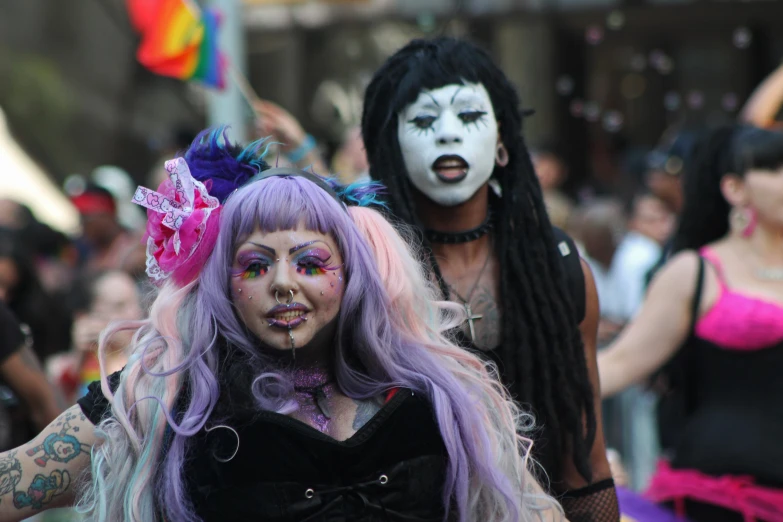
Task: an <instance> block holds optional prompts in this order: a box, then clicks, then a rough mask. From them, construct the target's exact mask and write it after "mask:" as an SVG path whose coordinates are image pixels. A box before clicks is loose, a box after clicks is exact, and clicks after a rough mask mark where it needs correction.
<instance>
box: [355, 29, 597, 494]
mask: <svg viewBox="0 0 783 522" xmlns="http://www.w3.org/2000/svg"><path fill="white" fill-rule="evenodd" d="M463 82H470V83H480V84H482V85H483V86H484V87H485V88H486V89H487V91H488V93H489V95H490V98H491V100H492V106H493V109H494V111H495V114H496V116H497V119H498V122H499V123H500V134H501V138H502V141H503V143H504V144H505V146H506V148H507V149H508V153H509V162H508V165H507V166H506V167H497V166H496V167H495V171H494V173H493V177H494V179H496V180H497V181H498V182H499V184H500V187H501V190H502V199H500V198H493V199H492V200H491V201H490V205H492V206H493V207H494V208H493V209H492V212H493V216H495V218H496V231H495V241H494V244H495V248H496V255H497V257H498V259H499V261H500V270H501V273H500V277H501V281H502V284H501V285H500V303H499V304H500V306H501V307H502V309H503V313H504V318H505V320H504V321H503V330H502V334H503V335H502V344H501V347H500V351H501V353H500V356H501V361H502V363H503V368H502V370H503V379H504V382H505V383H506V385H507V386H508V387H509V389H510V391H511V392H512V394H513V395H514V396H515V397H516V398H517V400H518V401H520V402H521V403H523V404H529V405H531V406H532V407H533V409H534V413H535V414H536V417H537V420H538V422H539V424H543V426H544V427H543V429H544V432H545V433H546V439H547V445H546V446H547V447H545V448H542V447H539V446H535V447H534V448H538V450H539V451H538V452H536V458H537V459H538V461H539V462H541V463H542V464H543V466H544V468H545V469H546V470H547V472H548V473H549V476H550V478H552V479H554V480H559V478H560V470H561V469H562V463H563V460H562V455H563V452H567V451H571V452H573V459H574V463H575V465H576V468H577V470H578V471H579V473H580V474H581V475H582V476H583V477H585V479H587V480H588V481H590V478H591V469H590V464H589V454H590V449H591V447H592V445H593V441H594V439H595V431H596V418H595V410H594V407H593V393H592V389H591V386H590V381H589V377H588V373H587V366H586V360H585V355H584V348H583V345H582V341H581V336H580V332H579V329H578V324H577V323H578V321H577V319H576V313H575V307H574V305H573V304H572V303H571V299H570V297H569V294H568V291H567V287H566V284H565V272H564V269H563V267H562V261H561V256H560V254H559V252H558V251H557V249H556V247H555V241H554V238H553V233H552V225H551V224H550V222H549V218H548V217H547V213H546V210H545V208H544V203H543V197H542V194H541V188H540V187H539V184H538V180H537V178H536V176H535V174H534V172H533V165H532V163H531V161H530V156H529V154H528V151H527V147H526V145H525V142H524V140H523V138H522V113H521V112H520V108H519V99H518V97H517V93H516V90H515V89H514V87H513V86H512V84H511V83H510V82H509V80H508V79H507V78H506V76H505V75H504V74H503V72H502V71H501V70H500V69H499V68H498V67H497V66H496V65H495V64H494V62H493V61H492V58H491V57H490V56H489V54H488V53H486V52H485V51H484V50H482V49H480V48H478V47H477V46H475V45H473V44H471V43H468V42H466V41H463V40H457V39H453V38H445V37H442V38H436V39H432V40H414V41H412V42H410V43H409V44H408V45H406V46H405V47H403V48H402V49H401V50H399V51H398V52H397V53H395V54H394V55H393V56H392V57H391V58H389V60H388V61H387V62H386V63H385V64H384V65H383V66H382V67H381V68H380V69H379V70H378V71H377V72H376V73H375V76H374V78H373V79H372V81H371V83H370V84H369V86H368V88H367V92H366V95H365V102H364V113H363V115H362V135H363V138H364V143H365V147H366V149H367V155H368V159H369V161H370V176H371V177H372V178H373V179H376V180H379V181H381V182H383V183H384V184H385V185H386V187H387V188H388V196H387V199H388V200H389V205H390V208H391V210H392V212H393V213H394V214H395V216H396V218H398V219H400V220H402V221H404V222H406V223H408V224H412V225H414V226H415V227H416V228H417V229H418V230H419V231H422V230H423V228H424V227H423V225H422V223H421V221H420V220H419V218H418V217H417V214H416V209H415V205H414V203H413V201H414V200H413V197H412V188H411V185H410V183H409V181H408V178H407V176H406V175H405V164H404V162H403V158H402V153H401V151H400V145H399V141H398V137H397V114H398V113H399V112H400V111H401V110H402V109H403V108H404V107H406V106H407V105H409V104H410V103H412V102H413V101H414V100H415V99H416V97H417V96H418V95H419V93H420V92H421V91H422V90H423V89H428V90H431V89H437V88H440V87H443V86H446V85H450V84H457V83H463ZM494 152H495V151H494V150H493V151H491V152H488V153H489V154H494ZM421 240H422V242H423V243H424V246H425V250H426V251H428V252H429V254H430V256H429V262H430V264H431V266H432V269H433V271H434V272H435V274H436V277H437V279H438V281H439V285H440V288H441V291H442V293H443V296H444V298H446V299H448V296H449V292H448V287H447V286H446V284H445V282H444V281H443V278H442V277H441V273H440V268H439V267H438V264H437V262H436V260H435V258H434V256H433V255H432V251H431V249H430V248H428V247H429V245H428V244H427V242H426V239H425V238H424V237H423V235H422V237H421ZM541 450H544V452H543V453H541Z"/></svg>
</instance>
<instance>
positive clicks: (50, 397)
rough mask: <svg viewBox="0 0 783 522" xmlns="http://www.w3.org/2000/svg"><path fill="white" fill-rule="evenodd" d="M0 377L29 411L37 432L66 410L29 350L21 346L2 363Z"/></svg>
mask: <svg viewBox="0 0 783 522" xmlns="http://www.w3.org/2000/svg"><path fill="white" fill-rule="evenodd" d="M0 375H2V377H3V379H4V380H5V381H6V382H7V383H8V385H9V386H10V387H11V389H12V390H14V392H15V393H16V394H17V395H18V396H19V398H20V399H22V401H23V402H24V404H25V406H26V407H27V408H28V409H29V415H30V418H31V419H32V420H33V422H34V423H35V426H36V428H37V429H39V430H42V429H44V428H46V426H47V425H48V424H49V423H50V422H52V420H54V419H55V418H56V417H57V416H58V415H59V414H60V413H61V412H62V411H63V410H64V409H65V404H64V403H63V401H62V399H61V398H60V394H59V393H58V392H57V391H56V390H55V389H54V387H53V386H52V385H51V384H49V381H48V380H47V379H46V375H45V374H44V372H43V370H42V369H41V365H40V364H39V363H38V358H37V357H36V356H35V353H33V351H32V349H31V348H30V347H29V346H26V345H22V347H21V348H19V349H18V350H17V351H16V352H14V354H13V355H11V356H10V357H8V359H6V360H5V361H3V363H2V364H0Z"/></svg>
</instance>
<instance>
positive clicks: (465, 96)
mask: <svg viewBox="0 0 783 522" xmlns="http://www.w3.org/2000/svg"><path fill="white" fill-rule="evenodd" d="M398 120H399V125H398V130H397V134H398V138H399V142H400V150H401V151H402V157H403V160H404V161H405V169H406V171H407V173H408V177H409V178H410V180H411V182H412V183H413V185H414V186H415V187H416V188H417V189H419V191H420V192H422V193H423V194H424V195H425V196H427V197H428V198H430V199H431V200H432V201H434V202H436V203H438V204H439V205H443V206H446V207H451V206H455V205H459V204H461V203H464V202H465V201H467V200H469V199H470V198H471V197H473V195H474V194H475V193H476V192H477V191H478V189H479V188H481V187H482V186H483V185H484V184H485V183H487V181H489V178H490V176H491V175H492V171H493V170H494V168H495V155H496V151H497V145H498V124H497V120H496V119H495V113H494V111H493V110H492V102H491V100H490V98H489V94H488V93H487V90H486V89H485V88H484V86H483V85H481V84H478V83H465V84H452V85H446V86H445V87H441V88H439V89H434V90H432V91H422V92H421V93H420V94H419V97H418V98H417V99H416V101H414V102H413V103H412V104H410V105H408V106H407V107H406V108H405V109H403V110H402V111H400V114H399V115H398Z"/></svg>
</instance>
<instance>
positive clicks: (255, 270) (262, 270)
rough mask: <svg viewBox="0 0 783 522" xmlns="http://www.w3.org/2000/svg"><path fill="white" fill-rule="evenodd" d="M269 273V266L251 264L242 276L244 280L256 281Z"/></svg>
mask: <svg viewBox="0 0 783 522" xmlns="http://www.w3.org/2000/svg"><path fill="white" fill-rule="evenodd" d="M267 272H269V265H262V264H261V263H251V264H250V266H248V267H247V268H246V269H245V270H244V271H243V272H242V274H241V275H240V277H241V278H242V279H255V278H256V277H259V276H262V275H264V274H266V273H267Z"/></svg>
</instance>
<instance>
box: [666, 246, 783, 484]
mask: <svg viewBox="0 0 783 522" xmlns="http://www.w3.org/2000/svg"><path fill="white" fill-rule="evenodd" d="M699 259H700V262H699V263H700V266H699V272H698V280H697V285H696V290H695V294H694V301H693V303H692V317H693V318H698V310H699V305H700V301H701V292H702V286H703V279H704V260H703V259H702V258H699ZM694 327H695V320H693V321H692V325H691V333H690V335H689V337H688V339H687V341H686V342H685V344H684V345H683V346H682V348H680V350H679V352H678V353H677V355H676V356H675V358H674V359H673V361H672V363H670V365H669V366H668V367H667V368H666V373H665V375H666V376H667V377H668V378H669V381H670V382H669V384H670V391H669V393H668V394H666V395H664V396H663V397H662V399H661V402H660V404H659V426H660V430H661V439H662V446H663V447H664V449H665V450H667V451H668V453H669V458H670V459H671V464H672V467H673V468H676V469H694V470H699V471H701V472H703V473H706V474H709V475H714V476H720V475H735V476H737V475H748V476H752V477H754V479H755V480H756V482H757V483H759V484H761V485H766V486H769V487H776V488H783V444H781V441H783V413H782V412H781V406H780V401H781V398H783V343H779V344H777V345H775V346H770V347H767V348H762V349H758V350H752V351H750V350H744V351H738V350H729V349H726V348H723V347H721V346H718V345H716V344H715V343H713V342H710V341H707V340H705V339H702V338H700V337H698V336H696V335H695V334H694Z"/></svg>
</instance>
